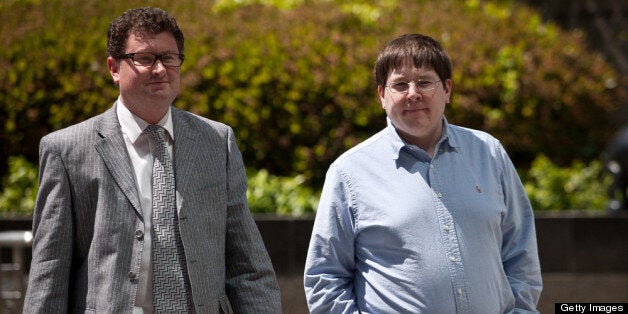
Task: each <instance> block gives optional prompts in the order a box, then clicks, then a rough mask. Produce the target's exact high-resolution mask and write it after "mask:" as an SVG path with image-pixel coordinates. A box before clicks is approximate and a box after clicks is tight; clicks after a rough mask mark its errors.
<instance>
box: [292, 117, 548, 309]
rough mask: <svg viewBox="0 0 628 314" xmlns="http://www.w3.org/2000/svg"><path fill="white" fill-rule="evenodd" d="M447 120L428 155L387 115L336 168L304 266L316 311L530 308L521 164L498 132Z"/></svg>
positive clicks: (531, 251) (529, 241)
mask: <svg viewBox="0 0 628 314" xmlns="http://www.w3.org/2000/svg"><path fill="white" fill-rule="evenodd" d="M443 121H444V132H443V136H442V138H441V140H440V142H439V143H438V145H437V147H436V151H435V153H434V156H433V158H430V157H429V155H428V154H427V153H426V152H425V151H424V150H422V149H420V148H418V147H416V146H413V145H409V144H406V143H404V142H403V140H402V139H401V138H400V137H399V136H398V134H397V133H396V131H395V129H394V126H392V125H391V124H390V121H389V123H388V127H387V128H386V129H384V130H382V131H380V132H379V133H377V134H376V135H374V136H372V137H371V138H369V139H368V140H366V141H364V142H363V143H361V144H359V145H358V146H356V147H354V148H352V149H351V150H349V151H348V152H346V153H345V154H343V155H342V156H341V157H340V158H338V160H336V161H335V162H334V163H333V164H332V165H331V167H330V169H329V171H328V172H327V178H326V180H325V185H324V188H323V193H322V196H321V200H320V204H319V207H318V212H317V215H316V220H315V223H314V229H313V232H312V238H311V242H310V247H309V252H308V256H307V261H306V265H305V277H304V283H305V292H306V296H307V302H308V306H309V308H310V311H311V312H312V313H357V312H361V313H430V314H431V313H482V314H485V313H526V312H533V313H534V312H536V309H535V308H536V304H537V301H538V299H539V296H540V293H541V289H542V283H541V271H540V265H539V259H538V253H537V245H536V235H535V229H534V217H533V213H532V208H531V206H530V202H529V201H528V198H527V196H526V194H525V191H524V189H523V186H522V184H521V181H520V179H519V177H518V175H517V172H516V170H515V168H514V166H513V164H512V162H511V161H510V158H509V157H508V155H507V154H506V152H505V150H504V148H503V147H502V145H501V144H500V143H499V141H498V140H496V139H495V138H493V137H492V136H490V135H488V134H487V133H484V132H481V131H477V130H471V129H467V128H462V127H459V126H454V125H450V124H448V123H447V121H446V120H445V119H444V118H443Z"/></svg>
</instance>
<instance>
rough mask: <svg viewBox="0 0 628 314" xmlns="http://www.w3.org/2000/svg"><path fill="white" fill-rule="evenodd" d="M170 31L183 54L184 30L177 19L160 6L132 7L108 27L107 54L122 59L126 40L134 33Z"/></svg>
mask: <svg viewBox="0 0 628 314" xmlns="http://www.w3.org/2000/svg"><path fill="white" fill-rule="evenodd" d="M164 32H167V33H170V34H172V36H174V39H175V40H176V42H177V47H178V48H179V53H180V54H183V41H184V39H183V32H182V31H181V29H180V28H179V25H177V21H176V20H175V19H174V18H173V17H171V16H169V15H168V13H166V12H165V11H164V10H162V9H158V8H137V9H130V10H128V11H126V12H124V13H122V15H120V16H119V17H118V18H117V19H115V20H113V22H111V24H110V25H109V28H108V29H107V54H109V56H111V57H113V58H115V59H120V58H121V56H122V55H123V54H124V53H125V49H126V41H127V39H128V38H129V36H130V35H131V34H133V33H148V34H160V33H164Z"/></svg>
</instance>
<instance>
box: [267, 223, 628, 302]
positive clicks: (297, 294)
mask: <svg viewBox="0 0 628 314" xmlns="http://www.w3.org/2000/svg"><path fill="white" fill-rule="evenodd" d="M256 221H257V223H258V227H259V229H260V232H261V233H262V237H263V238H264V242H265V243H266V247H267V249H268V252H269V254H270V256H271V259H272V261H273V265H275V270H276V272H277V277H278V279H279V285H280V287H281V290H282V299H283V303H284V304H283V305H284V312H285V313H307V312H308V311H307V306H306V304H305V296H304V293H303V286H302V285H303V279H302V277H303V263H304V261H305V256H306V252H307V245H308V242H309V238H310V234H311V231H312V225H313V219H312V218H311V217H310V218H299V219H291V218H285V217H283V218H282V217H269V216H260V217H256ZM536 228H537V239H538V246H539V258H540V260H541V268H542V271H543V283H544V290H543V293H542V295H541V300H540V301H539V307H538V308H539V310H540V311H541V313H553V312H554V303H556V302H628V212H626V213H623V212H622V213H616V214H608V213H586V212H581V211H574V212H570V211H561V212H556V213H545V212H539V213H537V214H536Z"/></svg>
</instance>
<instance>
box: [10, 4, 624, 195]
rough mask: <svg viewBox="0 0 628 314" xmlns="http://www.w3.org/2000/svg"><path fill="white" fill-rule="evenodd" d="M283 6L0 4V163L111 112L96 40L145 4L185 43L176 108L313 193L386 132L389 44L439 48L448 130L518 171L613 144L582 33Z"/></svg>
mask: <svg viewBox="0 0 628 314" xmlns="http://www.w3.org/2000/svg"><path fill="white" fill-rule="evenodd" d="M226 2H228V1H221V2H220V3H226ZM250 2H260V1H249V3H250ZM264 2H267V3H272V2H273V1H264ZM275 2H278V1H275ZM278 3H279V2H278ZM281 3H286V4H287V5H286V6H284V7H286V8H287V9H279V8H277V7H272V6H264V5H259V4H257V5H245V6H241V7H236V8H232V9H229V10H218V11H217V10H214V7H213V3H212V2H209V1H207V2H198V1H191V0H180V1H176V2H172V1H149V2H146V1H138V0H129V1H125V2H116V1H114V2H90V1H77V0H49V1H5V2H3V3H2V5H0V18H2V20H3V24H2V26H0V27H1V29H0V30H1V31H0V38H1V39H2V42H3V43H4V44H5V47H3V49H2V50H0V82H1V83H0V103H2V104H3V106H0V126H1V127H2V128H3V129H2V132H0V141H1V143H2V149H3V155H0V157H1V158H0V164H4V162H3V160H2V159H6V157H7V156H12V155H24V156H27V158H28V159H29V160H31V161H32V162H35V161H36V156H37V146H38V141H39V139H40V138H41V136H42V135H43V134H46V133H48V132H50V131H52V130H55V129H58V128H60V127H63V126H66V125H69V124H71V123H75V122H78V121H82V120H84V119H86V118H87V117H89V116H92V115H94V114H96V113H99V112H102V111H104V110H105V109H106V108H108V107H109V106H111V103H112V102H113V101H114V100H115V97H116V95H117V92H116V89H115V87H114V86H113V85H112V83H111V79H110V77H109V74H108V72H107V69H106V66H105V31H106V27H107V25H108V23H109V22H110V21H111V19H113V18H114V17H116V16H117V15H119V14H120V13H121V12H122V11H123V10H125V9H127V8H130V7H136V6H144V5H156V6H160V7H163V8H164V9H166V10H168V11H169V12H170V13H172V14H173V15H174V16H175V17H177V19H178V20H179V21H180V23H181V26H182V28H183V30H184V32H185V34H186V38H187V40H186V61H185V63H184V64H183V68H182V72H183V73H182V80H183V81H182V93H181V95H180V97H179V98H178V100H177V101H176V105H177V106H178V107H181V108H184V109H189V110H191V111H193V112H196V113H199V114H201V115H203V116H207V117H209V118H213V119H216V120H221V121H224V122H227V123H229V124H230V125H232V126H233V127H234V129H235V131H236V136H237V139H238V142H239V144H240V147H241V149H242V153H243V156H244V158H245V163H246V165H247V166H248V167H252V168H255V169H267V170H268V171H269V172H270V173H272V174H274V175H280V176H289V177H292V176H295V175H297V174H301V175H303V176H305V178H306V184H308V185H311V186H313V187H314V188H319V187H320V184H321V182H322V179H323V177H324V174H325V170H326V169H327V167H328V165H329V163H330V162H331V161H332V160H333V159H335V158H336V157H337V156H338V155H339V154H340V153H342V152H343V151H345V150H346V149H347V148H349V147H350V146H353V145H355V144H356V143H357V142H359V141H361V140H363V139H364V138H366V137H367V136H369V135H370V134H373V133H375V132H376V131H377V130H379V129H380V128H382V127H383V126H384V123H385V119H384V112H383V110H382V109H381V107H380V105H379V104H378V102H377V98H376V92H375V91H376V89H375V86H374V83H373V79H372V75H371V69H372V64H373V61H374V59H375V58H376V55H377V52H378V50H379V49H380V48H381V46H382V45H383V44H384V43H385V42H387V41H388V40H390V39H392V38H393V37H395V36H397V35H399V34H402V33H406V32H423V33H427V34H430V35H432V36H434V37H435V38H436V39H438V40H440V41H442V42H443V44H444V45H445V47H446V49H447V50H448V51H449V52H450V54H451V56H452V59H453V61H454V70H455V71H454V73H455V76H454V92H453V102H452V104H451V106H450V107H449V108H448V109H447V115H448V117H449V119H450V121H451V122H453V123H456V124H460V125H465V126H470V127H475V128H479V129H483V130H486V131H488V132H490V133H492V134H494V135H495V136H496V137H498V138H499V139H500V140H501V141H502V142H503V143H504V145H505V146H506V147H507V149H508V151H509V152H510V153H511V155H512V157H513V160H514V162H515V164H516V165H517V166H519V167H525V166H527V165H528V164H529V163H530V162H531V161H532V159H533V158H534V156H536V155H537V154H539V153H544V154H546V155H547V156H548V157H549V158H551V159H552V160H553V161H555V162H557V163H558V164H559V165H568V164H569V163H571V162H572V161H573V160H583V161H590V160H593V159H594V158H597V157H599V156H598V155H599V152H600V151H601V149H602V147H603V146H604V144H605V143H606V141H607V140H608V138H609V136H610V134H611V133H612V132H613V127H612V126H608V120H609V117H610V116H611V115H612V114H613V113H614V110H615V108H616V107H617V105H618V104H619V103H620V101H622V99H625V96H622V95H621V94H620V89H619V88H616V86H618V85H619V84H622V81H621V78H620V77H619V76H618V74H617V73H616V72H615V71H614V70H613V69H612V68H611V67H610V66H609V65H608V64H607V63H606V62H605V61H604V60H603V59H602V58H601V57H600V56H599V54H596V53H594V52H593V51H592V50H591V49H590V48H588V47H587V46H586V41H585V40H586V34H585V33H583V32H571V33H569V32H564V31H562V30H560V29H559V28H557V27H555V26H554V25H551V24H546V23H543V22H542V21H541V20H540V17H539V15H538V14H536V13H534V12H533V11H531V10H530V9H528V8H527V7H525V6H522V5H519V4H516V3H514V2H512V1H494V2H482V1H455V0H444V1H415V0H412V1H410V0H408V1H401V0H400V1H394V0H392V1H390V0H388V1H375V2H369V3H371V5H369V4H366V3H367V2H366V1H294V2H281ZM291 3H293V4H294V5H291ZM339 8H340V9H339ZM622 97H623V98H622ZM0 169H3V167H0ZM0 174H2V171H1V170H0Z"/></svg>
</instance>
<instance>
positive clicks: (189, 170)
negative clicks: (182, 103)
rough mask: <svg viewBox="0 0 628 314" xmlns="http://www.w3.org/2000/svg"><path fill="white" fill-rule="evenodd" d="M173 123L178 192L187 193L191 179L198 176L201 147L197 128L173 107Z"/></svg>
mask: <svg viewBox="0 0 628 314" xmlns="http://www.w3.org/2000/svg"><path fill="white" fill-rule="evenodd" d="M172 123H173V128H174V137H175V139H174V149H173V151H174V169H175V170H174V171H175V176H176V185H177V190H178V191H187V187H188V185H189V184H190V182H191V181H193V180H191V178H194V177H196V175H198V173H196V172H197V169H196V168H195V165H196V162H195V157H196V156H198V149H199V147H198V146H197V145H196V143H195V142H196V138H195V136H197V135H198V130H196V126H195V125H194V124H193V123H192V121H190V118H189V117H188V116H186V115H185V114H184V113H183V112H182V111H181V110H179V109H177V108H175V107H172Z"/></svg>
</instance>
